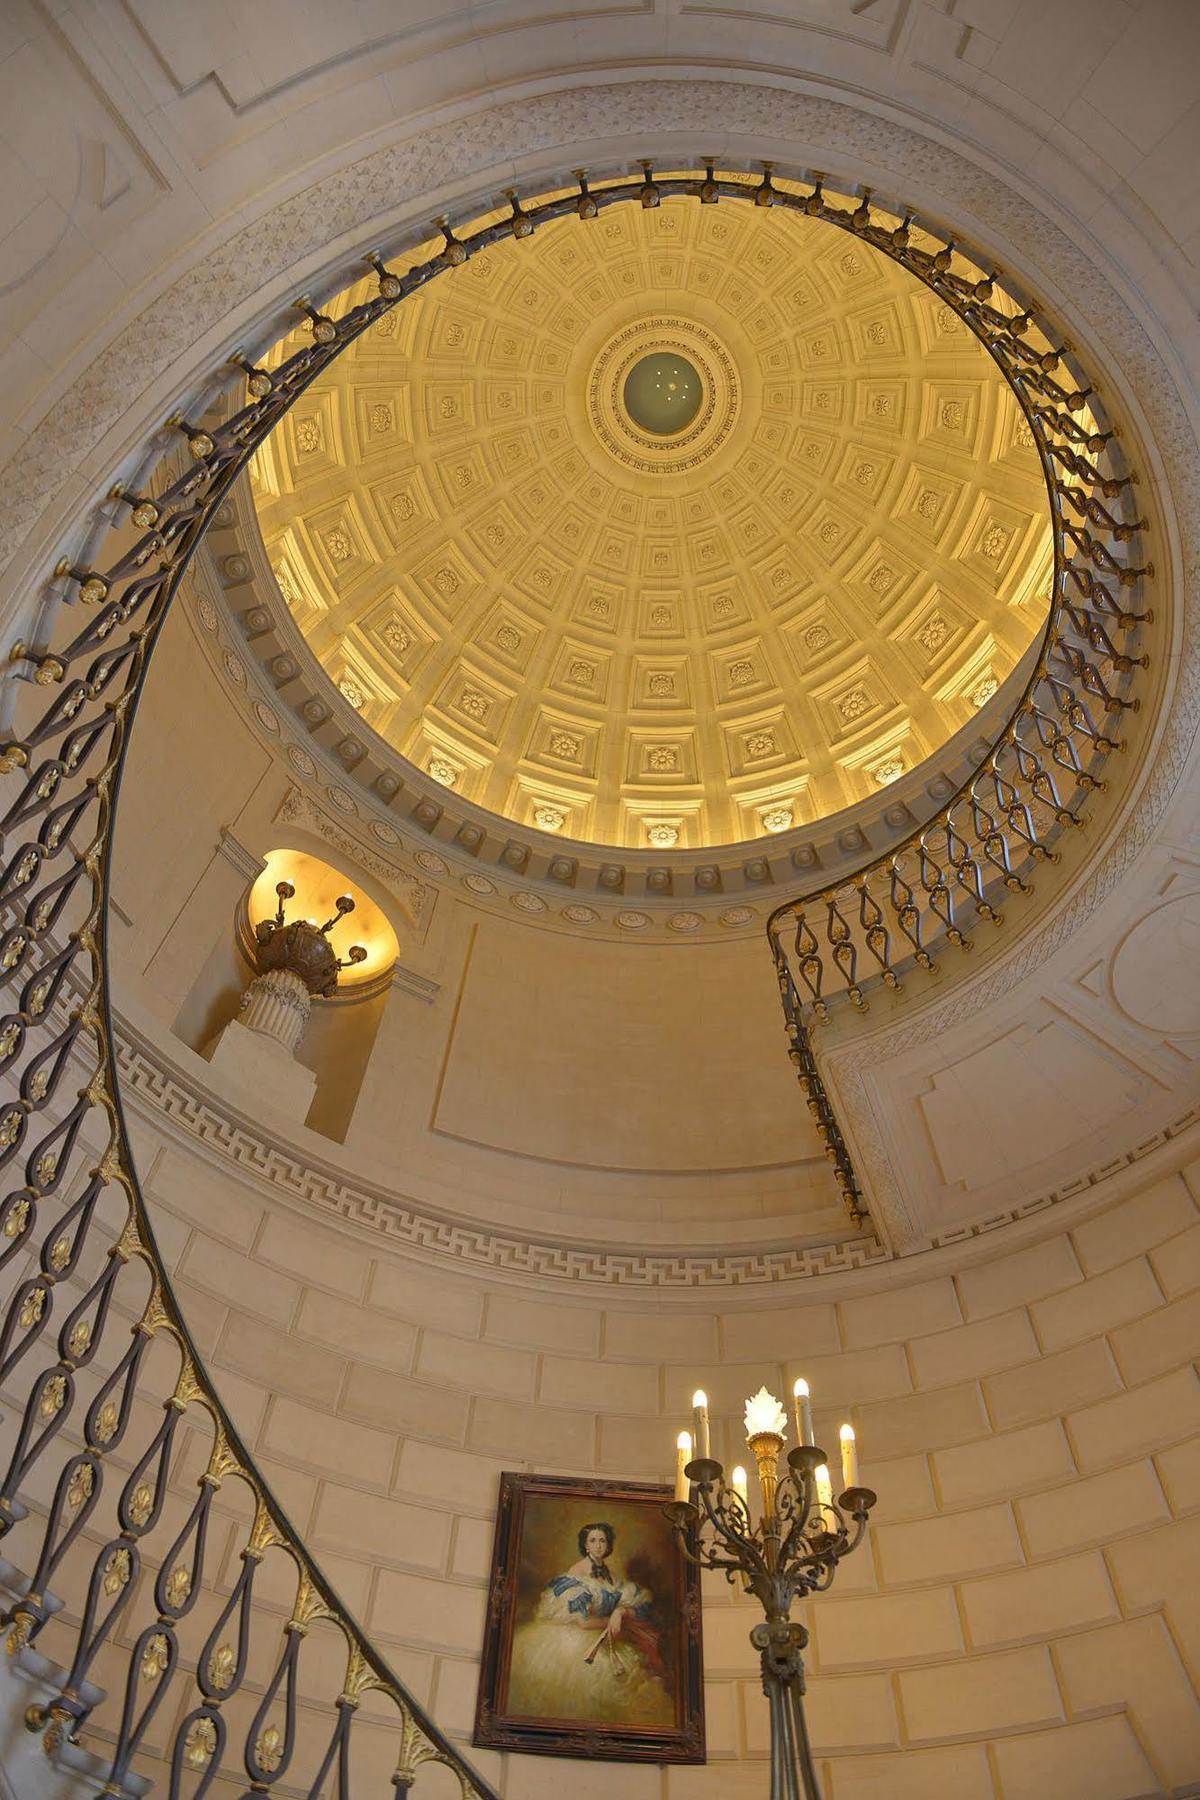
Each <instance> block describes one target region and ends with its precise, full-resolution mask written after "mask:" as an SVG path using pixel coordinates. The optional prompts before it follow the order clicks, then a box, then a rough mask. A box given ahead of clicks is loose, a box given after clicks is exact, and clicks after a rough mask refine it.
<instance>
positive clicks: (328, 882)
mask: <svg viewBox="0 0 1200 1800" xmlns="http://www.w3.org/2000/svg"><path fill="white" fill-rule="evenodd" d="M266 864H267V866H266V868H265V869H264V870H263V872H262V874H261V875H260V876H259V877H258V880H257V881H256V882H255V883H254V886H253V887H252V888H251V890H250V899H249V913H250V925H251V928H252V929H253V927H254V926H255V925H256V924H257V923H258V921H259V920H260V919H266V918H273V917H274V914H275V908H276V906H277V905H278V904H279V901H278V896H277V895H276V893H275V886H276V883H277V882H280V881H290V882H291V884H292V886H293V887H294V889H295V890H296V892H295V899H294V900H293V901H289V903H288V907H287V916H288V918H289V919H308V920H310V921H311V922H312V923H313V924H316V925H323V924H324V923H325V920H326V919H331V918H333V917H334V915H335V913H336V911H337V902H338V899H339V897H340V896H342V895H349V897H350V898H351V899H352V900H353V901H354V911H353V912H352V913H351V914H350V915H349V917H348V918H347V919H346V920H345V922H344V923H343V924H340V925H335V926H334V928H333V930H332V931H331V932H330V934H329V943H330V946H331V948H332V949H333V951H334V953H335V955H337V956H341V957H344V956H346V955H347V954H348V952H349V949H350V946H351V944H361V945H362V946H363V949H364V950H365V951H366V953H367V954H366V957H365V959H364V960H363V961H362V962H360V963H355V965H354V967H353V968H352V969H343V970H342V973H341V975H340V976H339V978H338V988H339V991H340V992H342V993H346V992H347V991H348V990H352V989H353V988H355V987H357V986H359V984H360V983H361V982H364V981H369V980H370V979H371V978H372V977H373V976H377V975H379V974H381V973H382V972H383V970H384V969H389V968H391V966H392V964H393V963H394V962H395V960H396V957H397V956H398V955H399V951H400V946H399V944H398V943H397V942H396V934H395V932H394V931H393V930H392V927H391V925H390V924H389V923H388V920H387V917H386V915H385V914H384V912H383V910H382V908H381V907H379V906H377V905H376V903H375V901H374V900H372V899H371V896H370V895H369V894H366V893H364V892H363V890H362V888H360V887H359V886H358V884H357V883H356V882H354V881H352V880H351V879H350V877H349V876H348V875H346V874H345V873H344V872H343V871H342V870H340V869H334V868H331V867H330V865H329V864H328V863H325V862H321V861H320V859H319V858H318V857H315V856H310V855H309V854H308V852H307V851H306V850H272V851H270V852H269V853H268V855H267V858H266Z"/></svg>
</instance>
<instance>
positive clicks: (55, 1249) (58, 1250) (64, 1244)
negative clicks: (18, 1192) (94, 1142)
mask: <svg viewBox="0 0 1200 1800" xmlns="http://www.w3.org/2000/svg"><path fill="white" fill-rule="evenodd" d="M51 1160H52V1161H53V1160H54V1159H53V1158H52V1159H51ZM45 1161H46V1158H45V1157H44V1156H43V1157H42V1158H41V1159H40V1161H39V1162H38V1166H37V1177H38V1180H39V1181H43V1180H49V1176H44V1175H43V1173H42V1164H43V1163H44V1162H45ZM55 1166H56V1167H57V1163H56V1164H55ZM51 1173H53V1170H52V1171H51ZM48 1260H49V1263H50V1267H51V1268H52V1269H53V1270H54V1273H55V1274H56V1275H58V1274H60V1273H61V1271H62V1270H63V1269H65V1268H66V1266H67V1264H68V1263H69V1262H70V1260H71V1240H70V1238H69V1237H68V1236H67V1235H66V1233H65V1232H64V1233H63V1235H62V1237H60V1238H55V1240H54V1242H53V1243H52V1244H51V1246H50V1255H49V1258H48Z"/></svg>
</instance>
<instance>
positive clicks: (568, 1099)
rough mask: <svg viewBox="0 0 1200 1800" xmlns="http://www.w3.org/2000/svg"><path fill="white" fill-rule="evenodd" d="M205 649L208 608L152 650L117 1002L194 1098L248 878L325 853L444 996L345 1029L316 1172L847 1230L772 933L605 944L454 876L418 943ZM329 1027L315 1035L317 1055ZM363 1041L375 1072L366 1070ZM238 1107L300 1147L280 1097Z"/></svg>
mask: <svg viewBox="0 0 1200 1800" xmlns="http://www.w3.org/2000/svg"><path fill="white" fill-rule="evenodd" d="M200 637H201V628H200V627H199V626H198V624H197V619H196V614H195V610H194V606H193V604H192V601H191V597H190V596H189V597H185V598H184V599H183V600H181V601H180V603H179V604H178V605H177V607H176V609H175V611H174V612H173V613H172V615H171V616H170V618H169V619H168V621H167V623H166V625H165V627H164V630H163V633H162V636H161V639H160V642H159V644H158V645H157V647H156V649H155V653H154V661H153V663H152V665H151V672H150V676H149V680H148V684H147V689H146V693H145V696H144V698H143V700H142V702H141V707H140V711H139V715H138V720H137V725H136V728H135V731H134V733H133V738H132V744H131V749H130V755H129V763H128V767H127V770H126V773H125V776H124V780H123V784H122V792H121V800H120V806H119V809H118V815H117V828H116V850H115V859H114V868H113V877H112V893H113V898H114V902H115V910H114V914H113V916H112V920H111V927H110V932H111V945H112V959H113V961H112V966H113V976H114V992H115V997H116V1003H117V1005H118V1007H119V1009H120V1010H121V1011H122V1012H123V1013H125V1014H127V1015H128V1016H132V1017H136V1018H137V1019H138V1020H139V1021H140V1023H141V1025H142V1026H143V1028H144V1029H145V1030H146V1031H147V1033H148V1034H149V1035H150V1036H151V1037H152V1039H153V1040H154V1042H155V1043H156V1045H157V1046H159V1047H161V1048H164V1049H166V1050H167V1051H168V1052H169V1054H170V1055H171V1056H172V1057H173V1058H174V1059H175V1061H176V1063H177V1066H178V1068H179V1071H180V1078H181V1080H182V1081H183V1083H184V1085H185V1086H186V1087H188V1088H189V1089H192V1088H194V1087H196V1086H200V1087H205V1088H207V1087H210V1086H211V1087H212V1088H213V1089H214V1090H217V1089H219V1088H220V1086H221V1082H220V1076H219V1072H217V1071H214V1070H213V1069H212V1068H210V1067H209V1065H208V1064H206V1063H204V1062H203V1061H202V1060H201V1059H200V1058H199V1057H198V1056H197V1055H195V1054H194V1052H193V1050H192V1049H191V1048H190V1044H191V1043H192V1042H194V1041H195V1039H196V1035H197V1034H196V1032H195V1030H194V1029H193V1030H191V1031H189V1030H188V1029H186V1028H185V1022H186V1021H188V1020H191V1021H198V1020H205V1021H207V1020H209V1019H210V1018H212V1017H216V1016H218V1015H217V1013H216V1012H215V1010H214V1009H216V1008H217V1007H220V1008H221V1009H223V1010H221V1012H220V1014H219V1016H220V1018H221V1019H222V1020H223V1019H224V1018H225V1017H228V1016H229V1010H230V1002H231V994H232V989H231V986H230V977H231V974H233V973H234V971H235V968H236V958H234V959H232V960H231V955H230V951H231V949H232V945H233V939H234V918H235V913H236V910H237V908H238V906H239V904H240V903H241V901H242V899H243V897H244V895H245V894H246V892H247V890H248V888H249V886H250V876H249V875H248V873H247V866H248V864H249V865H250V866H254V864H255V859H261V858H263V857H265V855H266V854H267V853H268V851H270V850H272V849H275V848H277V847H279V846H280V845H293V846H295V847H300V848H305V847H310V848H313V849H315V850H316V851H317V853H318V854H320V855H321V856H322V857H324V858H325V859H327V860H329V861H331V862H332V863H334V864H335V866H337V867H339V868H341V869H343V870H345V871H346V872H347V874H349V875H350V876H351V878H352V879H354V880H356V881H362V882H366V883H367V884H368V886H369V889H370V891H371V892H372V894H373V895H374V896H375V897H376V898H377V899H378V901H379V903H380V905H381V906H382V907H383V908H384V911H385V912H386V914H387V916H388V918H389V920H390V922H391V923H392V925H393V927H394V929H395V931H396V933H397V937H398V940H399V945H400V962H401V964H402V965H403V968H404V970H405V971H407V972H409V973H411V974H412V975H414V976H415V977H417V978H418V981H419V982H421V983H423V984H425V986H424V988H423V989H422V991H421V992H419V993H417V992H414V991H412V989H411V988H408V987H405V986H403V985H401V986H399V987H393V988H392V989H391V991H390V992H388V993H387V994H386V996H385V997H384V1000H383V1003H382V1007H381V1009H380V1012H379V1017H378V1025H377V1028H376V1029H375V1032H374V1036H373V1039H372V1038H371V1036H370V1026H371V1024H372V1021H370V1020H368V1019H367V1018H366V1017H365V1011H366V1009H365V1007H364V1006H362V1005H355V1006H346V1007H344V1008H339V1014H340V1016H339V1020H338V1025H339V1027H340V1036H341V1041H342V1042H343V1043H344V1044H345V1046H346V1051H345V1053H343V1054H339V1055H336V1056H330V1057H326V1058H324V1059H323V1060H322V1061H321V1063H320V1067H319V1070H318V1089H317V1100H316V1103H315V1105H314V1108H313V1110H312V1111H311V1112H310V1115H309V1117H310V1120H311V1121H312V1123H313V1127H314V1129H313V1130H312V1131H311V1132H310V1133H309V1134H302V1135H301V1137H300V1139H299V1140H297V1141H299V1143H300V1144H301V1146H302V1152H303V1150H304V1149H307V1151H308V1152H309V1153H310V1154H311V1156H312V1158H313V1160H314V1161H316V1160H323V1159H327V1158H331V1159H333V1160H334V1161H335V1162H341V1163H342V1164H344V1166H346V1167H347V1168H348V1169H352V1170H354V1171H357V1172H358V1173H360V1174H367V1175H368V1176H369V1177H370V1178H371V1179H373V1180H374V1181H376V1182H378V1183H379V1184H381V1185H382V1186H384V1187H386V1188H387V1189H388V1190H389V1191H397V1192H399V1193H400V1194H401V1195H404V1194H409V1195H413V1196H418V1197H421V1198H422V1199H424V1200H425V1201H426V1202H428V1203H431V1204H436V1205H438V1206H439V1207H442V1208H445V1209H447V1210H451V1211H453V1212H454V1213H455V1214H456V1215H459V1216H463V1217H465V1218H467V1219H469V1220H470V1221H472V1222H478V1221H482V1220H491V1221H493V1222H495V1223H507V1224H509V1225H516V1224H518V1223H520V1224H522V1225H524V1226H525V1227H527V1228H535V1229H538V1230H540V1231H542V1232H547V1231H556V1232H557V1231H561V1230H563V1229H564V1228H569V1229H570V1230H572V1231H573V1232H575V1233H578V1234H580V1235H582V1236H584V1237H585V1238H586V1239H587V1241H588V1243H589V1244H596V1243H604V1242H611V1241H612V1240H613V1239H614V1238H616V1239H619V1240H621V1241H622V1242H626V1241H630V1240H631V1239H632V1240H634V1241H639V1240H640V1241H645V1242H649V1241H663V1242H668V1243H669V1244H670V1245H671V1246H672V1247H675V1246H676V1245H677V1244H679V1242H680V1241H681V1240H682V1241H683V1242H684V1243H685V1244H686V1243H698V1242H712V1243H718V1244H724V1243H730V1244H737V1243H744V1242H748V1241H758V1240H761V1239H762V1238H763V1237H764V1235H769V1236H770V1237H771V1238H773V1239H775V1240H780V1239H782V1240H784V1241H788V1242H792V1243H795V1242H797V1241H800V1242H803V1241H807V1240H815V1241H818V1242H822V1243H824V1242H828V1241H829V1240H830V1239H835V1238H837V1237H839V1236H844V1235H845V1233H846V1231H847V1229H848V1225H847V1220H846V1216H845V1212H844V1209H843V1207H842V1205H841V1202H840V1200H839V1197H838V1193H837V1189H836V1186H835V1184H834V1181H833V1178H832V1176H831V1174H830V1172H829V1168H828V1164H827V1163H826V1161H825V1159H824V1157H823V1154H822V1147H821V1143H820V1140H819V1138H818V1136H817V1133H816V1131H815V1128H814V1126H813V1124H812V1121H811V1119H810V1117H809V1114H808V1112H807V1110H806V1108H805V1105H804V1102H803V1097H802V1095H801V1093H800V1090H799V1088H798V1085H797V1083H796V1079H795V1076H794V1074H793V1072H792V1069H791V1066H790V1064H789V1063H788V1060H787V1056H786V1040H785V1038H784V1033H783V1019H782V1014H781V1012H780V1009H779V999H778V991H777V986H776V980H775V974H774V970H773V967H772V963H771V958H770V955H769V952H768V950H767V948H766V946H765V943H764V941H763V939H762V938H761V937H760V935H759V934H758V932H757V931H756V932H755V934H754V936H753V937H745V936H743V937H741V938H740V939H736V940H731V941H727V942H715V943H703V944H701V943H695V944H693V943H688V942H686V941H681V942H678V943H669V942H663V941H661V939H660V941H657V942H655V943H637V942H634V943H630V944H616V943H613V942H603V941H601V942H595V943H591V942H588V940H587V939H586V937H585V936H584V935H582V934H581V933H580V932H579V931H575V932H574V934H573V935H568V934H567V933H566V932H564V931H563V930H561V929H559V930H555V929H554V928H553V926H552V925H551V926H548V925H546V924H545V923H541V922H539V921H537V920H535V921H533V922H531V923H530V922H526V921H525V919H524V918H523V917H522V915H520V914H519V913H518V912H516V911H515V910H514V909H513V908H512V907H511V906H509V905H508V904H507V903H506V902H504V901H503V900H500V901H499V902H498V903H495V904H493V906H492V909H491V910H490V911H489V910H485V908H484V907H483V906H481V905H480V904H479V903H478V902H477V901H476V900H475V897H474V896H472V894H471V893H470V892H469V890H468V889H466V888H465V887H464V886H463V884H462V882H461V881H460V880H459V879H457V878H456V877H455V876H450V877H448V878H447V879H446V880H445V881H444V882H442V883H441V884H440V885H439V886H438V887H436V888H435V887H434V886H433V884H432V883H431V882H429V881H428V880H427V879H426V880H425V881H424V884H423V887H424V891H425V892H426V894H427V907H426V910H425V911H424V912H423V913H422V915H421V920H420V923H419V925H415V924H414V923H413V920H412V918H411V917H410V915H409V912H408V911H406V909H405V901H404V894H403V891H402V890H399V889H397V888H396V886H395V885H394V884H393V885H392V886H389V885H388V880H387V873H386V870H385V871H384V873H383V874H382V875H381V874H380V873H379V870H380V869H381V868H382V867H383V865H382V864H381V863H380V861H379V859H378V858H377V857H375V856H373V854H372V851H371V847H370V840H366V841H364V839H365V832H364V828H363V826H362V824H361V822H360V821H355V822H354V834H353V835H351V833H350V832H347V833H345V834H344V835H345V842H344V843H330V842H328V841H326V840H324V839H322V838H320V837H318V836H313V835H312V832H311V830H310V831H309V832H308V835H305V832H304V830H302V829H300V828H299V827H298V826H297V824H296V822H295V821H292V820H289V819H288V818H287V817H286V814H287V806H286V801H287V796H288V795H289V793H290V792H291V791H292V790H293V784H294V782H295V780H296V773H295V769H294V768H293V766H292V765H290V764H289V763H288V761H287V759H286V756H285V754H284V751H283V748H282V747H281V746H276V747H275V749H274V750H273V751H272V750H270V749H266V748H264V746H263V744H262V743H260V742H259V741H258V740H256V739H254V738H252V737H251V736H250V735H249V733H248V731H247V728H246V724H245V721H244V720H243V718H242V716H241V714H240V713H239V710H238V705H237V700H238V697H239V696H240V693H241V690H240V689H239V688H237V686H236V684H232V683H230V682H228V680H226V681H224V682H223V681H222V678H221V674H220V673H219V672H218V670H217V669H214V667H213V666H212V663H211V662H210V660H209V657H208V655H206V654H203V653H202V651H201V648H200ZM394 835H396V836H397V839H398V842H400V844H401V845H402V846H403V848H402V851H400V852H398V853H397V855H403V857H404V859H405V862H406V865H407V866H408V867H409V868H412V867H414V866H415V865H414V851H415V850H419V849H420V847H421V845H422V844H423V843H424V842H425V840H424V838H423V835H422V834H421V833H420V832H419V830H418V829H417V828H416V827H413V826H410V825H409V821H408V819H407V817H406V816H403V815H401V816H398V818H397V829H396V832H395V833H394ZM231 837H232V839H233V841H234V842H236V844H237V846H238V847H239V848H238V849H237V851H235V852H234V853H233V854H232V855H231V853H230V841H231ZM210 990H211V991H210ZM318 1010H319V1008H318ZM325 1024H326V1021H324V1020H321V1019H318V1020H317V1022H316V1024H315V1025H314V1026H313V1027H310V1036H311V1038H312V1039H313V1040H314V1041H315V1039H316V1038H317V1036H318V1034H319V1033H320V1031H321V1029H322V1027H323V1026H324V1025H325ZM359 1036H361V1037H362V1038H363V1039H364V1041H366V1042H367V1043H368V1044H369V1051H370V1054H369V1058H368V1059H365V1061H364V1059H363V1058H362V1057H361V1056H360V1057H359V1058H358V1060H357V1061H356V1060H355V1059H354V1058H353V1057H352V1056H351V1055H350V1053H349V1052H350V1049H351V1048H352V1047H353V1046H352V1040H355V1039H356V1038H357V1037H359ZM360 1063H363V1064H364V1066H362V1067H360V1066H359V1064H360ZM314 1066H316V1064H315V1063H314ZM223 1097H224V1098H225V1099H226V1100H227V1101H229V1102H230V1103H232V1104H234V1105H236V1106H238V1107H240V1108H241V1109H242V1110H243V1111H247V1110H248V1111H249V1112H250V1113H251V1114H252V1115H253V1117H254V1120H255V1122H256V1124H257V1125H259V1126H260V1127H261V1128H262V1129H264V1130H266V1131H267V1132H268V1133H270V1132H271V1131H272V1130H275V1131H277V1132H278V1134H279V1136H280V1139H281V1141H286V1142H287V1143H288V1144H289V1145H290V1144H291V1143H292V1142H293V1140H294V1139H295V1127H294V1125H293V1123H292V1122H291V1121H289V1120H285V1119H273V1118H272V1115H271V1111H270V1108H269V1107H267V1106H264V1105H263V1104H262V1102H261V1099H260V1097H259V1096H258V1095H256V1094H247V1093H243V1092H236V1091H228V1092H227V1093H225V1094H224V1095H223ZM330 1121H332V1122H333V1127H335V1128H336V1129H332V1130H331V1131H327V1132H324V1133H323V1132H322V1129H321V1127H322V1125H323V1124H326V1125H328V1124H329V1123H330ZM331 1136H333V1137H336V1138H338V1139H341V1140H344V1145H345V1151H344V1154H343V1153H342V1152H341V1149H340V1145H339V1143H336V1142H333V1141H331Z"/></svg>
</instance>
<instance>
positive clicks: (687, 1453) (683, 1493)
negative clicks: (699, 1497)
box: [675, 1431, 692, 1501]
mask: <svg viewBox="0 0 1200 1800" xmlns="http://www.w3.org/2000/svg"><path fill="white" fill-rule="evenodd" d="M691 1460H692V1434H691V1432H690V1431H681V1432H680V1434H679V1436H678V1437H677V1438H676V1440H675V1498H676V1500H684V1501H687V1500H690V1499H691V1497H692V1484H691V1482H690V1481H689V1480H688V1478H687V1476H686V1474H685V1473H684V1470H685V1469H686V1468H687V1466H688V1464H689V1463H690V1462H691Z"/></svg>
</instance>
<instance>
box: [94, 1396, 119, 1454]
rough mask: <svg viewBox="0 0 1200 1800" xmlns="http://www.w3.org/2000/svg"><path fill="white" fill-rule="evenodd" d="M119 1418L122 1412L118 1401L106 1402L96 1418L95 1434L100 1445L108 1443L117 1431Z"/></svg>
mask: <svg viewBox="0 0 1200 1800" xmlns="http://www.w3.org/2000/svg"><path fill="white" fill-rule="evenodd" d="M119 1417H120V1412H119V1410H118V1407H117V1403H116V1401H115V1400H106V1401H105V1402H104V1405H103V1406H102V1407H101V1408H100V1411H99V1413H98V1414H97V1416H96V1425H95V1432H96V1442H97V1443H98V1444H107V1443H108V1441H109V1439H110V1438H111V1437H112V1434H113V1432H114V1431H115V1430H116V1429H117V1420H118V1419H119Z"/></svg>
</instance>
